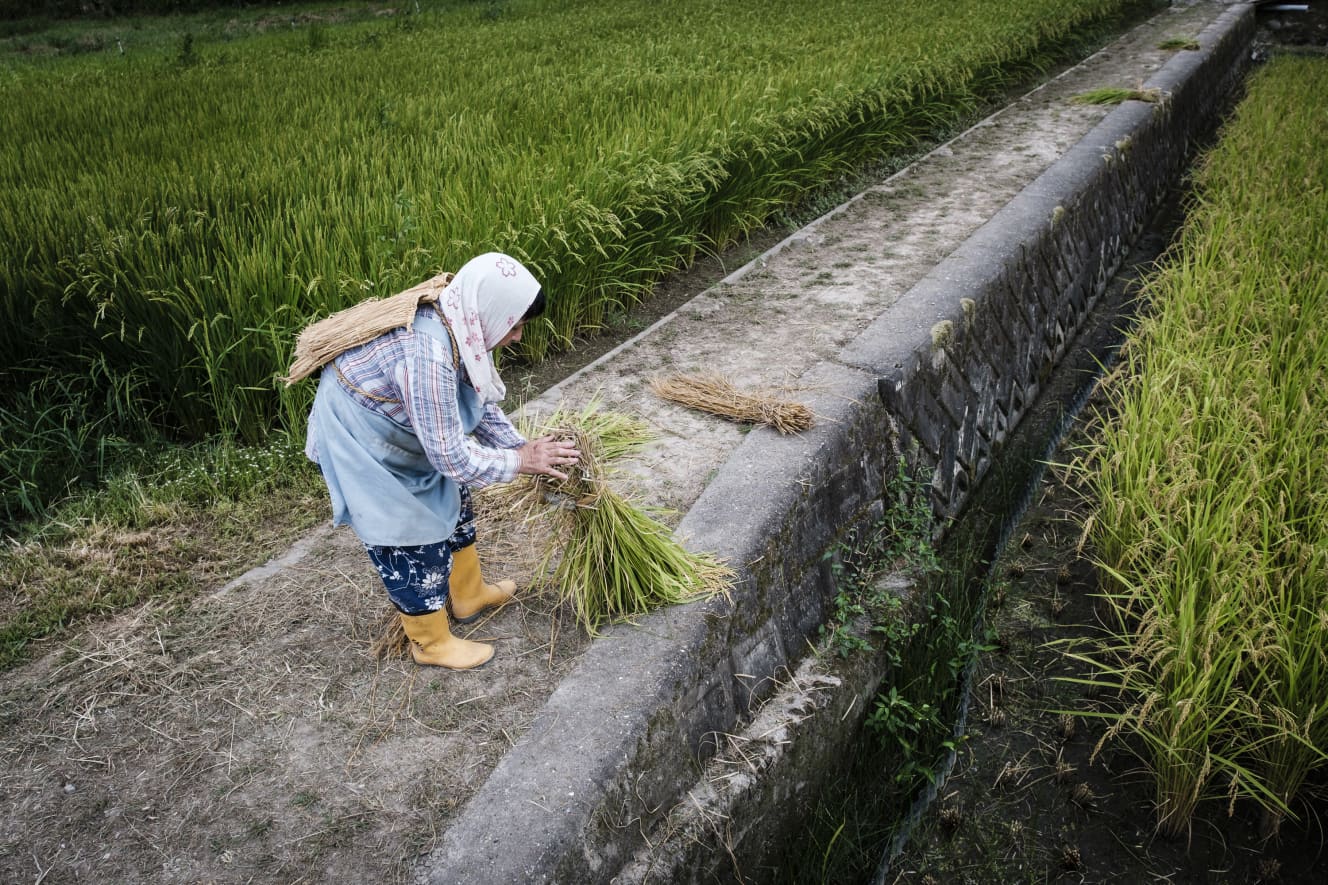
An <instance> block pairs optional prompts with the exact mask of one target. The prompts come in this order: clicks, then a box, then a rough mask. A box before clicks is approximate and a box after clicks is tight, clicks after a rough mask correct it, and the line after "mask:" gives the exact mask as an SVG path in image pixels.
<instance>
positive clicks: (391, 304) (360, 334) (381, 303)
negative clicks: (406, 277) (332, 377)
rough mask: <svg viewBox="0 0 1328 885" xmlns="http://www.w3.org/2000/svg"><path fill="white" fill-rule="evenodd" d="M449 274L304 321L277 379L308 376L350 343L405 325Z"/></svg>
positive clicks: (354, 344)
mask: <svg viewBox="0 0 1328 885" xmlns="http://www.w3.org/2000/svg"><path fill="white" fill-rule="evenodd" d="M450 282H452V274H450V273H441V274H439V275H438V276H436V277H432V278H430V279H427V280H425V281H424V282H422V283H420V284H419V285H416V286H412V287H411V288H409V289H407V290H406V291H404V292H398V293H397V294H396V295H392V296H391V297H388V298H372V299H370V300H368V301H361V302H360V303H359V304H356V305H355V306H353V307H348V308H346V309H345V310H342V311H338V312H337V313H334V314H332V316H330V317H327V318H326V319H322V320H319V321H318V322H316V323H313V324H311V325H308V326H306V327H305V328H304V331H303V332H301V333H300V337H299V338H297V339H296V340H295V358H294V362H292V363H291V367H290V371H289V372H287V373H286V377H285V378H283V379H281V380H283V381H285V382H286V385H287V386H290V385H291V384H294V383H295V382H296V381H299V380H301V379H303V378H308V377H309V376H310V375H312V374H313V373H314V372H317V371H318V370H319V369H321V368H322V367H323V366H325V365H327V364H328V363H329V362H331V361H332V360H333V359H335V358H336V357H338V356H340V355H341V354H342V353H345V352H346V351H348V350H350V349H351V348H352V347H358V346H360V345H361V344H366V343H368V342H370V341H372V340H374V339H375V338H377V337H378V336H379V335H382V334H383V333H384V332H390V331H392V330H393V329H400V328H402V327H403V326H404V327H406V328H409V327H410V326H411V325H412V324H413V323H414V322H415V311H416V309H417V308H418V307H419V306H420V305H421V304H433V303H434V302H436V301H437V300H438V296H439V295H440V294H441V293H442V291H443V289H445V288H447V284H448V283H450Z"/></svg>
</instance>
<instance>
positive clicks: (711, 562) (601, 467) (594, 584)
mask: <svg viewBox="0 0 1328 885" xmlns="http://www.w3.org/2000/svg"><path fill="white" fill-rule="evenodd" d="M544 433H553V434H555V435H558V436H562V437H565V438H569V439H571V440H573V441H574V442H575V445H576V447H577V448H578V449H579V450H580V452H581V460H580V463H578V464H577V465H576V467H575V468H574V469H573V470H572V471H571V472H570V473H569V474H568V478H567V479H566V480H557V479H553V478H549V477H539V478H538V479H537V480H536V481H535V482H534V483H533V488H534V490H535V494H536V495H537V496H538V498H539V499H540V500H542V501H545V502H554V503H556V504H558V505H559V506H558V507H557V509H556V510H555V511H554V512H556V513H558V514H561V521H562V527H561V528H562V531H559V532H555V534H557V535H559V536H561V537H564V538H566V541H565V542H563V543H562V544H561V545H559V544H554V545H551V546H550V548H549V549H548V552H547V553H546V556H545V563H546V567H545V568H544V569H542V570H541V571H543V572H545V573H547V572H548V571H549V569H550V568H551V569H552V576H551V578H550V580H551V581H552V582H553V583H554V584H555V585H556V586H557V587H558V588H559V592H560V594H561V597H562V600H563V601H564V602H566V603H568V604H569V605H570V606H571V608H572V611H573V612H574V613H575V616H576V620H577V623H578V624H580V625H582V626H583V627H584V628H585V629H586V630H587V631H588V632H589V633H591V634H594V633H596V632H597V631H598V629H599V627H600V626H602V625H603V624H606V623H610V622H612V621H620V620H631V619H632V618H634V617H637V616H639V615H642V614H645V613H646V612H648V611H650V610H651V609H654V608H657V607H659V606H663V605H673V604H675V603H679V602H683V601H686V600H688V599H694V598H697V597H700V596H706V595H709V594H712V593H718V592H724V591H726V590H727V588H728V586H729V583H730V582H731V580H732V572H731V571H730V570H729V569H728V568H727V567H725V566H723V565H721V564H720V563H719V562H717V561H716V560H715V559H714V558H713V557H711V556H708V555H704V554H696V553H689V552H688V551H686V550H684V549H683V548H682V546H681V545H679V544H678V542H677V541H676V540H674V538H673V533H672V531H670V530H669V528H668V526H666V525H664V524H663V523H661V522H659V521H658V520H656V519H654V518H653V517H652V516H650V515H649V514H648V513H646V512H644V511H642V510H641V509H639V508H638V507H636V506H634V505H633V504H631V503H630V502H629V501H627V500H626V499H625V498H623V497H622V496H621V495H619V494H618V493H617V492H615V491H614V490H613V489H612V488H610V487H609V484H608V482H607V479H606V474H607V465H608V464H609V463H610V462H611V461H613V460H614V459H616V458H618V457H621V456H622V455H623V454H626V453H627V452H630V451H632V450H634V449H636V448H638V447H639V446H640V445H641V444H642V443H644V442H645V440H646V438H647V436H646V434H645V429H644V425H641V424H640V422H636V421H635V420H634V419H630V418H626V417H625V416H622V415H615V414H612V413H605V412H600V411H598V409H597V408H596V407H595V405H594V404H593V403H592V405H591V406H590V407H589V408H587V409H586V410H584V411H582V412H580V413H576V414H569V413H563V412H559V413H557V414H555V415H553V416H551V418H550V421H549V424H548V425H547V426H546V429H545V430H544ZM554 560H556V561H557V564H556V566H555V565H554V564H553V563H554Z"/></svg>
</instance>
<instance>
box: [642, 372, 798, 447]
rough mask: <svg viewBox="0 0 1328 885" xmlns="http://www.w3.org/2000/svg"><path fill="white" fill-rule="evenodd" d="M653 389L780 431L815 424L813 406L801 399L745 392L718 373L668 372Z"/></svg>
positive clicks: (672, 399)
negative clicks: (809, 406)
mask: <svg viewBox="0 0 1328 885" xmlns="http://www.w3.org/2000/svg"><path fill="white" fill-rule="evenodd" d="M650 389H651V391H653V392H654V394H655V395H656V396H658V397H660V398H661V399H666V400H668V401H670V402H675V403H678V404H679V405H683V406H687V407H688V408H690V409H696V410H698V411H702V412H708V413H710V414H711V415H718V416H719V417H721V418H728V419H729V420H731V421H739V422H742V423H744V424H762V425H765V426H766V427H773V428H774V429H775V430H778V431H779V432H780V433H798V432H800V431H803V430H807V429H808V428H810V427H811V426H812V418H813V416H812V410H811V409H809V408H807V407H806V406H804V405H803V404H802V403H799V402H795V401H793V400H788V399H783V398H781V397H777V396H772V395H770V394H766V393H745V392H743V391H741V390H739V389H738V388H736V387H734V386H733V385H732V384H730V383H729V382H728V381H726V380H725V379H724V378H722V377H720V376H718V375H699V374H692V375H669V376H667V377H662V378H654V379H651V381H650Z"/></svg>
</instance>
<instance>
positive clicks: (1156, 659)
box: [1081, 58, 1328, 836]
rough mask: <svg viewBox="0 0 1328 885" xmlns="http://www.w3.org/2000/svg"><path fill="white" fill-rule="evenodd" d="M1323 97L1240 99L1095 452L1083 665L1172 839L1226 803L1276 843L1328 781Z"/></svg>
mask: <svg viewBox="0 0 1328 885" xmlns="http://www.w3.org/2000/svg"><path fill="white" fill-rule="evenodd" d="M1325 88H1328V65H1325V64H1324V63H1323V62H1322V61H1314V60H1297V59H1289V58H1288V59H1278V60H1275V61H1274V62H1273V63H1271V64H1270V65H1269V66H1268V67H1267V68H1266V69H1264V70H1263V71H1261V72H1260V73H1259V74H1258V75H1257V76H1256V77H1255V78H1254V79H1253V81H1252V83H1251V85H1250V90H1249V97H1248V98H1247V100H1246V101H1244V102H1243V103H1242V104H1241V106H1240V107H1239V109H1238V111H1237V114H1236V117H1235V119H1234V120H1233V121H1232V122H1231V123H1230V124H1229V125H1228V127H1227V128H1226V130H1225V131H1224V133H1223V137H1222V140H1221V142H1220V143H1219V144H1218V145H1217V146H1216V147H1215V148H1214V149H1213V150H1212V151H1211V152H1210V153H1209V154H1208V155H1207V156H1206V157H1205V159H1204V160H1203V162H1202V163H1201V165H1200V168H1199V171H1198V173H1197V176H1196V180H1197V191H1196V195H1195V196H1194V198H1193V200H1192V211H1191V214H1190V217H1189V219H1188V220H1187V222H1186V225H1185V228H1184V230H1183V231H1182V234H1181V236H1180V239H1179V241H1178V243H1177V245H1176V247H1175V248H1174V249H1173V251H1172V253H1171V254H1170V255H1169V257H1168V260H1167V262H1166V263H1165V265H1164V267H1163V268H1162V269H1161V271H1160V272H1159V273H1158V275H1157V276H1156V277H1155V278H1154V279H1153V280H1152V281H1151V282H1150V284H1149V287H1148V294H1149V297H1150V300H1151V303H1152V304H1153V306H1154V312H1153V313H1151V314H1150V315H1149V316H1148V317H1146V318H1145V320H1144V321H1143V322H1142V323H1141V325H1140V327H1139V328H1138V330H1137V331H1136V332H1135V333H1134V335H1133V336H1132V337H1131V340H1130V341H1129V343H1128V344H1127V347H1126V350H1125V353H1124V359H1123V360H1122V362H1121V365H1120V367H1119V369H1118V370H1117V371H1116V372H1115V373H1114V374H1113V375H1112V376H1111V377H1110V378H1109V379H1108V380H1107V381H1106V383H1105V388H1106V390H1107V391H1108V394H1109V405H1108V407H1107V409H1106V412H1107V413H1108V414H1109V416H1110V418H1109V420H1104V421H1103V422H1102V426H1103V430H1102V434H1101V437H1100V439H1099V441H1098V442H1097V443H1096V445H1095V446H1094V447H1092V448H1091V449H1090V450H1089V452H1087V453H1086V462H1085V469H1086V470H1087V471H1088V474H1087V475H1088V476H1090V477H1091V483H1090V485H1091V487H1092V490H1093V497H1094V500H1095V501H1096V503H1097V508H1096V512H1095V514H1094V522H1093V526H1094V534H1093V537H1094V541H1095V544H1096V548H1097V552H1098V556H1099V557H1100V559H1101V561H1102V564H1103V570H1104V572H1105V574H1106V575H1108V576H1109V584H1110V586H1109V587H1108V589H1107V591H1106V593H1105V596H1106V599H1107V601H1108V603H1109V604H1110V606H1111V609H1112V610H1113V611H1114V612H1115V617H1114V619H1113V621H1112V623H1111V624H1110V625H1109V626H1110V633H1111V637H1110V638H1109V639H1107V640H1105V641H1104V642H1102V643H1101V644H1100V645H1099V646H1098V647H1096V648H1095V649H1094V650H1092V651H1091V652H1085V653H1084V654H1083V655H1082V656H1081V659H1082V660H1086V661H1090V662H1094V664H1095V666H1096V667H1097V668H1098V669H1097V673H1096V675H1095V676H1094V677H1092V679H1091V680H1090V681H1092V682H1093V683H1094V684H1096V685H1099V686H1102V687H1110V688H1112V689H1114V690H1118V691H1119V692H1121V694H1122V697H1123V707H1122V709H1121V710H1118V711H1116V712H1114V713H1111V714H1109V715H1110V716H1111V717H1112V718H1113V719H1114V720H1115V721H1114V724H1113V727H1112V729H1111V731H1110V733H1109V734H1110V736H1112V737H1114V736H1117V735H1130V736H1132V738H1133V740H1134V742H1135V743H1134V746H1136V747H1137V748H1138V749H1139V751H1140V753H1141V755H1142V756H1143V758H1144V759H1145V760H1146V761H1148V763H1149V765H1150V767H1151V768H1152V770H1153V772H1154V775H1155V777H1156V783H1157V807H1158V816H1159V826H1160V827H1161V828H1162V829H1163V830H1165V831H1167V832H1171V833H1180V832H1184V831H1185V829H1186V828H1188V826H1189V821H1190V816H1191V814H1192V813H1193V811H1194V809H1195V807H1196V805H1197V804H1198V803H1200V802H1202V801H1204V800H1205V799H1207V798H1216V797H1221V796H1226V797H1231V799H1233V800H1234V799H1247V800H1251V801H1253V802H1255V803H1257V804H1258V805H1259V806H1260V807H1261V808H1262V809H1263V811H1264V822H1263V826H1264V831H1265V834H1266V835H1269V836H1271V835H1274V834H1275V833H1276V832H1277V829H1278V827H1279V825H1280V823H1281V821H1282V820H1283V819H1284V818H1285V817H1286V816H1287V815H1291V814H1295V813H1296V805H1297V801H1298V797H1299V795H1300V791H1301V790H1302V787H1303V784H1304V783H1305V781H1306V779H1307V778H1309V777H1310V776H1311V775H1312V773H1314V772H1316V771H1322V770H1323V768H1324V763H1325V762H1326V761H1328V619H1326V618H1325V616H1324V612H1325V611H1328V464H1326V463H1325V461H1324V458H1323V454H1322V453H1323V452H1324V451H1325V448H1326V447H1328V427H1326V426H1325V423H1324V421H1323V414H1324V412H1325V408H1328V392H1326V391H1328V335H1325V333H1324V325H1323V321H1322V317H1323V316H1324V313H1325V310H1328V270H1326V269H1325V263H1324V261H1323V256H1324V255H1325V254H1328V228H1325V225H1324V224H1323V220H1324V218H1328V186H1326V185H1328V159H1326V158H1328V126H1325V125H1324V123H1325V120H1324V117H1323V111H1322V103H1321V102H1320V101H1319V96H1321V95H1322V92H1323V90H1324V89H1325Z"/></svg>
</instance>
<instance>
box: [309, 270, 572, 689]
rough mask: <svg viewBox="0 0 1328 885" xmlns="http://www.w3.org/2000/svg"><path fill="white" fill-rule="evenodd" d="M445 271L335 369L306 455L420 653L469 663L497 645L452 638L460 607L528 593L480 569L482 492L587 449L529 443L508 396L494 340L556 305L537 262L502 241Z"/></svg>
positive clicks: (470, 612)
mask: <svg viewBox="0 0 1328 885" xmlns="http://www.w3.org/2000/svg"><path fill="white" fill-rule="evenodd" d="M434 282H435V286H434V289H433V290H432V291H426V288H425V287H426V284H422V285H421V286H418V287H416V288H415V289H413V290H410V292H425V297H419V298H413V297H411V296H410V293H409V292H408V293H402V295H401V296H397V297H398V298H401V297H403V296H405V297H406V299H407V302H408V303H405V309H406V314H405V317H406V321H405V324H404V325H399V326H398V327H397V328H392V329H389V330H387V331H383V332H382V333H381V334H378V335H377V336H376V337H373V338H371V339H370V340H368V341H367V343H362V344H358V345H357V346H354V347H351V348H350V349H348V350H345V351H343V352H341V353H340V354H339V355H338V356H336V357H335V358H333V359H331V361H330V362H328V363H326V365H324V366H323V371H322V377H321V379H320V381H319V384H318V393H317V395H316V397H315V399H314V405H313V410H312V412H311V413H310V416H309V436H308V442H307V444H306V447H305V452H306V454H308V456H309V457H310V458H311V459H312V460H313V461H314V462H316V463H317V464H318V466H319V469H320V470H321V471H322V474H323V479H324V480H325V481H326V483H327V489H328V492H329V494H330V495H331V498H332V511H333V522H334V523H335V524H338V525H342V524H348V525H350V527H351V528H352V529H353V530H354V531H355V534H356V535H357V536H358V537H359V539H360V541H361V542H362V543H363V544H364V549H365V550H366V551H367V552H368V554H369V559H370V561H371V562H372V563H373V565H374V567H375V568H376V569H377V570H378V574H379V576H380V577H381V578H382V580H383V584H384V586H385V587H386V588H387V594H388V596H389V597H390V599H391V600H392V604H393V605H394V606H396V608H397V611H398V612H400V615H401V624H402V627H403V628H404V629H405V631H406V635H407V636H408V637H410V639H411V654H412V655H413V657H414V658H415V660H416V662H418V663H420V664H431V665H434V666H438V667H447V668H449V669H453V670H466V669H470V668H472V667H478V666H480V665H482V664H484V663H485V662H487V661H488V660H489V659H490V658H491V657H493V647H492V646H490V645H486V644H484V643H480V642H471V641H470V640H466V639H462V638H460V637H456V636H453V635H452V633H451V630H450V629H449V627H448V610H449V609H450V611H451V615H452V617H453V618H455V619H456V620H457V621H458V622H459V623H463V624H464V623H468V622H470V621H473V620H475V619H476V618H478V617H479V616H480V615H481V614H482V613H483V612H485V611H487V610H489V609H492V608H494V607H497V606H501V605H503V604H505V603H506V602H508V601H509V600H510V599H511V598H512V595H513V593H514V592H515V590H516V585H515V584H514V583H513V582H511V581H499V582H498V583H496V584H488V583H485V581H484V579H483V577H482V576H481V573H480V562H479V557H478V555H477V553H476V551H475V522H474V514H473V512H472V510H471V500H470V493H471V490H473V489H479V488H482V487H484V486H487V485H490V484H492V483H499V482H510V481H512V480H513V479H515V478H516V477H517V475H518V474H522V473H524V474H546V475H549V476H554V477H557V478H559V479H565V478H566V476H565V475H564V474H563V473H562V471H561V469H560V468H566V467H568V466H570V465H572V464H575V463H576V462H577V459H578V458H579V455H580V453H579V452H578V451H577V450H576V449H575V448H574V447H573V446H572V445H570V444H569V443H567V442H565V441H562V440H557V439H554V438H553V437H549V436H546V437H542V438H540V439H536V440H532V441H527V440H526V439H524V438H523V437H522V436H521V434H520V433H518V432H517V430H516V428H515V427H514V426H513V425H512V422H511V421H509V420H508V419H507V416H506V415H504V414H503V412H502V410H501V409H500V408H499V407H498V403H499V402H500V401H502V399H503V398H504V397H505V396H506V393H507V391H506V388H505V387H504V386H503V382H502V379H501V378H499V377H498V371H497V369H496V367H495V366H494V362H493V357H492V351H493V350H494V349H495V348H498V347H502V346H503V345H505V344H513V343H515V342H517V341H520V340H521V332H522V327H523V326H524V324H525V323H526V322H527V321H529V320H531V319H533V318H534V317H537V316H539V314H540V313H541V312H542V311H543V310H544V307H545V301H546V296H545V294H544V292H543V290H542V288H541V287H540V284H539V283H538V282H537V281H536V280H535V278H534V276H532V275H531V273H530V271H528V270H527V269H526V268H525V267H524V266H522V265H521V263H520V262H518V261H516V260H515V259H514V258H511V257H510V256H507V255H503V254H500V253H496V252H491V253H488V254H485V255H480V256H479V257H477V258H474V259H472V260H470V261H468V262H467V263H466V264H465V265H464V266H463V267H462V268H461V269H460V270H459V271H457V273H456V275H455V276H453V277H452V278H451V279H450V281H447V278H446V277H445V276H444V277H438V278H435V281H434ZM443 283H446V285H445V286H443V285H442V284H443ZM439 286H441V287H442V288H441V291H439V289H438V287H439ZM389 300H390V299H389ZM416 301H417V302H418V306H417V307H413V305H414V304H415V303H416ZM412 307H413V312H412ZM351 310H352V311H353V310H355V309H354V308H352V309H351ZM346 313H349V312H346ZM303 342H304V336H303V335H302V336H301V343H303ZM294 374H295V373H294V372H292V375H294Z"/></svg>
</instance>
